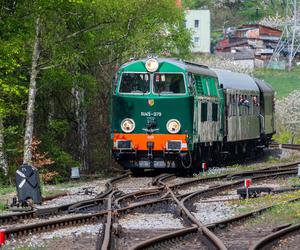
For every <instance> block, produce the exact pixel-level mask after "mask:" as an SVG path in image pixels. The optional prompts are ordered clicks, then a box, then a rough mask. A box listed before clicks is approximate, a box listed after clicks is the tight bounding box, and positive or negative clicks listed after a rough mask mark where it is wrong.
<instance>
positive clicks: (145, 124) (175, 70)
mask: <svg viewBox="0 0 300 250" xmlns="http://www.w3.org/2000/svg"><path fill="white" fill-rule="evenodd" d="M111 127H112V145H113V146H112V153H113V157H114V158H115V159H116V160H117V161H118V162H119V163H120V164H121V165H123V166H124V168H131V169H133V170H138V169H145V168H177V169H181V170H185V169H188V170H185V171H193V170H194V169H195V168H196V169H197V168H198V169H199V168H201V164H202V163H203V162H207V163H210V162H214V161H220V160H222V159H224V158H226V157H228V156H234V155H246V154H253V153H255V152H256V150H258V149H261V148H263V147H265V146H267V144H268V143H269V141H270V140H271V137H272V135H273V134H274V133H275V127H274V91H273V89H272V88H271V87H270V86H269V85H268V84H266V83H265V82H263V81H261V80H258V79H254V78H252V77H250V76H248V75H245V74H240V73H234V72H231V71H227V70H217V69H210V68H208V67H206V66H203V65H199V64H195V63H191V62H187V61H182V60H177V59H170V58H150V59H144V60H136V61H131V62H129V63H127V64H124V65H123V66H121V67H120V69H119V70H118V72H117V77H116V81H115V86H114V90H113V95H112V121H111Z"/></svg>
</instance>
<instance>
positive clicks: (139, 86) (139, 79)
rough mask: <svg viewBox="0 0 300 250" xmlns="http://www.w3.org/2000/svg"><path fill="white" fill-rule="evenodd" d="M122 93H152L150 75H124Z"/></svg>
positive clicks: (120, 89) (121, 84)
mask: <svg viewBox="0 0 300 250" xmlns="http://www.w3.org/2000/svg"><path fill="white" fill-rule="evenodd" d="M119 92H120V93H130V94H145V93H149V92H150V75H149V74H148V73H147V74H145V73H123V74H122V79H121V83H120V88H119Z"/></svg>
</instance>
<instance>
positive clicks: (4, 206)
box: [0, 202, 7, 211]
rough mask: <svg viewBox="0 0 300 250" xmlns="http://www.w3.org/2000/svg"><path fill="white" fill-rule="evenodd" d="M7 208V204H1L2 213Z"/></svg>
mask: <svg viewBox="0 0 300 250" xmlns="http://www.w3.org/2000/svg"><path fill="white" fill-rule="evenodd" d="M6 208H7V207H6V204H4V203H1V202H0V211H4V210H6Z"/></svg>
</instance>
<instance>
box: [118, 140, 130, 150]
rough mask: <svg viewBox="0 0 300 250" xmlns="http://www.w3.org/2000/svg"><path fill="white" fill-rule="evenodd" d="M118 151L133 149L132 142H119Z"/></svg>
mask: <svg viewBox="0 0 300 250" xmlns="http://www.w3.org/2000/svg"><path fill="white" fill-rule="evenodd" d="M116 143H117V149H132V146H131V141H129V140H117V142H116Z"/></svg>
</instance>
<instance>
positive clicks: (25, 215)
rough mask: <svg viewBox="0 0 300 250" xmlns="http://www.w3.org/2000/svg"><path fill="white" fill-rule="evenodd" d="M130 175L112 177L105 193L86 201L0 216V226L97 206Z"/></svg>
mask: <svg viewBox="0 0 300 250" xmlns="http://www.w3.org/2000/svg"><path fill="white" fill-rule="evenodd" d="M129 176H130V174H129V173H128V172H127V173H125V174H123V175H121V176H117V177H114V178H112V179H110V180H108V181H107V183H106V184H105V187H106V189H105V191H104V192H102V193H100V194H99V195H97V197H95V198H92V199H86V200H83V201H78V202H72V203H68V204H65V205H59V206H55V207H50V208H38V209H35V210H32V211H29V212H18V213H11V214H5V215H0V224H7V223H9V222H17V221H19V220H21V219H32V218H39V217H46V216H52V215H57V214H60V213H63V212H67V213H72V212H76V211H79V210H80V208H81V207H82V208H86V207H87V206H92V205H97V204H100V203H103V202H104V201H105V197H106V196H108V195H109V194H110V193H111V192H112V191H113V184H114V183H116V182H118V181H122V180H123V179H125V178H128V177H129Z"/></svg>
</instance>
